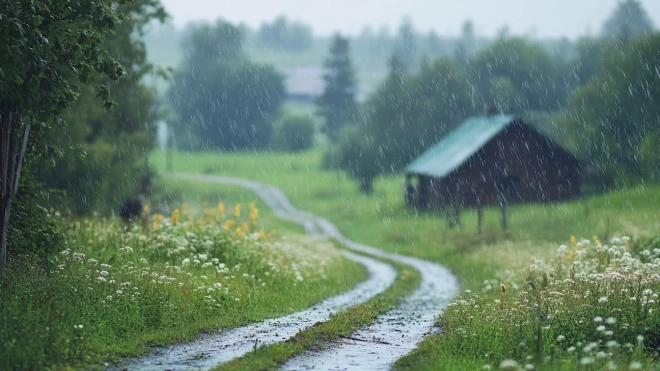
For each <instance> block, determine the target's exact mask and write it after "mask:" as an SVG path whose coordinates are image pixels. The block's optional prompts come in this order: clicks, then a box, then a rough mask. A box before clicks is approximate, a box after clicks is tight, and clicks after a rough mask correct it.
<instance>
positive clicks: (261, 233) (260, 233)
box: [259, 229, 266, 238]
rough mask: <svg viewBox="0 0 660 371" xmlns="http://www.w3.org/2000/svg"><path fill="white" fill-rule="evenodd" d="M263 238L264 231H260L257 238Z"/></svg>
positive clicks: (264, 235)
mask: <svg viewBox="0 0 660 371" xmlns="http://www.w3.org/2000/svg"><path fill="white" fill-rule="evenodd" d="M264 237H266V232H264V230H263V229H261V230H260V231H259V238H264Z"/></svg>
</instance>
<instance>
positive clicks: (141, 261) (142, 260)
mask: <svg viewBox="0 0 660 371" xmlns="http://www.w3.org/2000/svg"><path fill="white" fill-rule="evenodd" d="M139 262H140V263H142V264H148V263H147V259H145V258H140V260H139Z"/></svg>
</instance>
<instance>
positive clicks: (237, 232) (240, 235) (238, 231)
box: [234, 228, 243, 237]
mask: <svg viewBox="0 0 660 371" xmlns="http://www.w3.org/2000/svg"><path fill="white" fill-rule="evenodd" d="M234 232H236V235H238V237H243V230H242V229H241V228H236V230H235V231H234Z"/></svg>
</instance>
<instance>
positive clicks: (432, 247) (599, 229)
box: [152, 149, 660, 290]
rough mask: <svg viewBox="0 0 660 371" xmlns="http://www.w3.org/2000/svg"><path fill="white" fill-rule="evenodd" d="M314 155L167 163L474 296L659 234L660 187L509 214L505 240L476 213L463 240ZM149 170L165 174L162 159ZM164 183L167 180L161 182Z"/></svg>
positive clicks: (396, 180) (395, 184) (395, 179)
mask: <svg viewBox="0 0 660 371" xmlns="http://www.w3.org/2000/svg"><path fill="white" fill-rule="evenodd" d="M322 155H323V154H322V151H321V150H318V149H315V150H312V151H309V152H304V153H298V154H289V153H254V152H246V153H195V154H189V153H175V154H174V156H173V165H174V170H175V171H180V172H196V173H205V174H220V175H228V176H234V177H239V178H246V179H252V180H257V181H261V182H265V183H268V184H273V185H275V186H277V187H279V188H280V189H282V190H283V191H284V193H286V195H287V196H288V197H289V199H290V200H291V202H292V203H293V204H294V205H295V206H296V207H298V208H300V209H302V210H307V211H310V212H312V213H315V214H317V215H321V216H324V217H327V218H328V219H330V220H331V221H332V222H333V223H335V224H336V225H337V226H338V227H339V229H340V230H341V231H342V232H343V233H344V234H345V235H346V236H347V237H349V238H351V239H353V240H355V241H358V242H361V243H366V244H369V245H373V246H378V247H380V248H382V249H384V250H386V251H389V252H398V253H402V254H406V255H412V256H417V257H420V258H423V259H428V260H432V261H436V262H440V263H441V264H443V265H445V266H448V267H449V268H451V269H452V270H454V271H455V272H456V274H457V275H459V276H460V277H461V278H462V279H463V283H464V286H465V287H466V288H468V289H471V290H479V289H481V287H482V283H483V282H484V281H485V280H491V279H498V280H501V281H504V282H509V281H511V279H512V276H514V275H516V274H519V273H515V272H522V273H520V274H523V275H524V271H525V269H526V267H527V266H528V264H529V262H530V261H532V260H533V258H548V257H550V256H551V255H552V254H553V253H554V250H555V249H556V247H557V246H558V245H559V244H561V243H567V241H568V237H569V236H571V235H575V236H577V237H584V238H591V236H592V235H594V234H596V235H599V236H601V237H602V236H604V235H605V234H609V235H610V236H613V235H619V236H621V235H624V234H627V235H629V236H643V235H647V234H649V233H651V232H652V231H657V230H660V215H659V213H658V212H657V205H658V204H660V186H658V185H648V186H647V187H638V188H634V189H627V190H621V191H617V192H613V193H609V194H604V195H601V196H597V197H592V198H590V199H588V200H586V202H585V203H584V204H579V203H577V202H563V203H555V204H545V205H542V204H526V205H512V206H510V207H509V230H508V231H506V232H504V231H502V230H501V229H500V227H499V210H498V208H496V207H493V208H488V209H486V210H485V212H484V223H485V226H484V231H483V233H482V234H481V235H478V234H477V233H476V220H477V217H476V213H475V212H474V211H473V210H466V211H465V212H464V213H463V215H462V219H463V225H464V227H463V230H457V229H453V230H447V229H446V228H445V221H444V219H443V217H442V215H441V214H440V213H436V212H433V211H429V212H415V211H413V210H410V209H408V208H406V207H405V206H404V204H403V194H402V192H403V177H402V176H387V177H381V178H379V179H378V180H377V181H376V183H375V192H374V194H373V195H362V194H360V193H359V192H358V185H357V183H356V182H355V181H354V180H352V179H351V178H350V177H347V176H346V175H345V174H344V173H341V172H336V171H325V170H321V169H320V164H321V158H322ZM152 165H153V166H154V167H156V168H157V169H158V170H160V171H165V168H166V167H165V155H164V153H163V152H155V153H153V155H152ZM166 179H167V178H166Z"/></svg>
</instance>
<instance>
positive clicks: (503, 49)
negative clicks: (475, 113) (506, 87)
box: [469, 37, 568, 112]
mask: <svg viewBox="0 0 660 371" xmlns="http://www.w3.org/2000/svg"><path fill="white" fill-rule="evenodd" d="M469 70H470V72H471V73H472V76H473V80H474V81H476V84H477V86H478V89H479V91H480V92H482V93H483V94H484V95H485V96H484V99H485V100H486V101H485V102H484V103H485V104H492V103H493V102H496V101H497V99H498V97H497V96H495V95H493V93H494V92H496V91H497V88H496V87H495V86H493V85H494V84H495V83H497V82H501V81H503V80H502V79H503V78H506V79H508V81H509V82H510V84H511V86H512V87H513V88H515V90H516V91H517V92H518V94H519V96H521V97H524V99H523V100H521V101H519V102H517V104H516V105H515V107H513V108H512V109H513V110H514V112H515V111H517V112H524V111H528V110H540V111H554V110H557V109H559V108H561V107H563V106H564V105H565V103H566V100H567V95H568V89H567V86H566V85H567V84H566V82H565V81H564V74H563V72H562V69H561V66H558V65H557V64H556V63H555V62H554V60H553V58H552V56H551V55H550V53H548V52H547V51H546V50H545V49H544V48H543V47H542V46H541V45H538V44H533V43H531V42H529V41H526V40H525V39H522V38H517V37H514V38H499V39H497V40H496V41H495V42H493V43H492V44H490V45H489V46H488V47H487V48H485V49H483V50H481V51H479V52H477V54H476V55H475V56H474V57H473V58H472V60H471V61H470V64H469ZM489 93H490V94H489Z"/></svg>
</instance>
